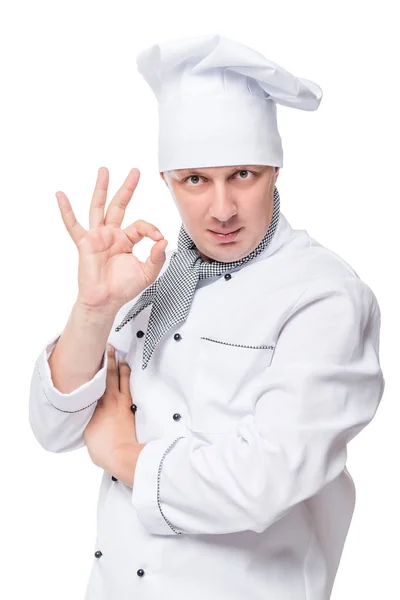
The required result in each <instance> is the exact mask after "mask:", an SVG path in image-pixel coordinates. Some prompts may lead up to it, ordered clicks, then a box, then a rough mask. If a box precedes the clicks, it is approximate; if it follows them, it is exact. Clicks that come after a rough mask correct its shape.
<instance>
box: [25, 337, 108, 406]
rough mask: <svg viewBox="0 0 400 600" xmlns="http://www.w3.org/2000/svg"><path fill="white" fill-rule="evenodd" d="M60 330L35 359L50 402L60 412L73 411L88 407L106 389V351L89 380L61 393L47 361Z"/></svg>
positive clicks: (44, 390)
mask: <svg viewBox="0 0 400 600" xmlns="http://www.w3.org/2000/svg"><path fill="white" fill-rule="evenodd" d="M62 332H63V330H62V331H60V332H59V333H57V335H55V336H52V337H51V338H50V340H49V341H48V342H47V344H46V346H45V347H44V348H43V350H42V352H41V353H40V356H39V358H38V360H37V368H38V371H39V376H40V381H41V384H42V387H43V392H44V394H45V396H46V398H47V400H48V401H49V402H50V404H52V406H54V408H57V409H58V410H61V411H62V412H68V413H69V412H70V413H73V412H78V411H80V410H84V409H85V408H88V407H89V406H91V405H92V404H94V402H96V401H97V400H98V399H99V398H100V397H101V396H102V395H103V394H104V392H105V391H106V375H107V362H108V360H107V351H106V350H104V353H103V358H102V361H101V365H100V369H99V370H98V371H97V373H96V374H95V375H94V377H93V378H92V379H91V380H90V381H86V382H85V383H83V384H82V385H81V386H79V387H78V388H76V389H75V390H73V391H72V392H70V393H68V394H63V393H62V392H60V391H59V390H58V389H57V388H55V387H54V384H53V380H52V379H51V371H50V366H49V363H48V359H49V357H50V354H51V353H52V351H53V350H54V348H55V346H56V343H57V341H58V339H59V337H60V336H61V334H62Z"/></svg>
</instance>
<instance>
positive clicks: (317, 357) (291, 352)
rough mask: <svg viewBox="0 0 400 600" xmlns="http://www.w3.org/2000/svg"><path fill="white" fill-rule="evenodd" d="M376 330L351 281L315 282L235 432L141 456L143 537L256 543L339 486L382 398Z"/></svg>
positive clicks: (138, 496)
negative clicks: (231, 536) (237, 535)
mask: <svg viewBox="0 0 400 600" xmlns="http://www.w3.org/2000/svg"><path fill="white" fill-rule="evenodd" d="M380 318H381V317H380V309H379V306H378V303H377V301H376V298H375V296H374V294H373V292H372V291H371V289H370V288H369V287H368V286H367V285H366V284H365V283H363V282H362V281H361V280H360V279H359V278H357V277H348V278H345V279H342V280H340V281H332V280H329V279H328V278H325V277H324V278H320V279H316V280H314V281H312V282H311V283H310V284H309V285H308V287H307V288H306V289H305V291H304V292H303V293H302V295H301V296H300V298H299V299H298V300H297V302H296V304H295V305H294V307H293V309H292V311H291V313H290V315H289V316H288V318H287V319H286V320H285V322H284V324H283V326H282V327H281V330H280V334H279V337H278V340H277V342H276V345H275V351H274V355H273V358H272V362H271V365H270V366H269V367H268V368H267V369H266V370H265V372H264V373H263V374H262V376H261V377H260V381H259V387H257V389H258V390H259V393H258V394H257V401H256V402H255V408H254V412H253V413H252V414H246V415H245V416H244V417H243V418H242V419H241V420H240V421H239V422H238V425H237V428H236V430H235V431H234V432H232V433H226V434H217V435H215V441H214V442H213V443H206V442H204V439H203V440H202V439H201V437H200V436H199V434H196V432H195V431H191V430H190V429H188V430H187V432H186V434H187V435H186V436H183V437H175V438H171V439H161V440H154V441H151V442H150V443H148V444H147V445H146V446H145V447H144V449H143V450H142V451H141V453H140V455H139V458H138V462H137V465H136V471H135V479H134V485H133V488H132V503H133V506H134V507H135V509H136V511H137V515H138V517H139V519H140V520H141V522H142V524H143V526H144V527H145V528H146V529H147V531H148V532H150V533H153V534H160V535H180V534H185V533H186V534H225V533H233V532H238V531H245V530H252V531H255V532H262V531H264V530H265V529H266V528H268V527H269V526H270V525H272V524H273V523H274V522H275V521H277V520H278V519H280V518H281V517H283V516H284V515H285V514H286V513H287V512H289V511H290V510H291V508H293V507H294V506H295V505H296V504H298V503H299V502H302V501H303V500H305V499H307V498H310V497H312V496H313V495H315V494H316V493H318V492H319V491H320V490H321V489H322V488H323V487H325V486H326V485H327V484H328V483H329V482H331V481H332V480H333V479H335V478H336V477H337V476H338V475H339V474H340V473H341V472H342V471H343V470H344V468H345V465H346V458H347V443H348V442H349V441H350V440H351V439H352V438H354V436H355V435H356V434H357V433H359V432H360V431H361V430H362V429H363V428H364V427H365V426H366V425H367V424H368V423H369V422H370V421H371V419H372V418H373V416H374V414H375V412H376V410H377V408H378V405H379V403H380V400H381V397H382V395H383V391H384V387H385V380H384V378H383V374H382V370H381V368H380V363H379V336H380Z"/></svg>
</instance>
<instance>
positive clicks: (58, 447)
mask: <svg viewBox="0 0 400 600" xmlns="http://www.w3.org/2000/svg"><path fill="white" fill-rule="evenodd" d="M61 333H62V331H60V332H59V333H57V335H54V336H52V338H51V339H50V340H48V342H47V344H46V345H45V347H44V348H43V349H42V351H41V352H40V355H39V357H38V358H37V360H36V362H35V367H34V370H33V374H32V378H31V385H30V395H29V423H30V426H31V429H32V431H33V433H34V435H35V438H36V439H37V441H38V442H39V444H40V445H41V446H42V447H43V448H44V449H45V450H49V451H50V452H69V451H71V450H77V449H78V448H81V447H82V446H85V439H84V437H83V432H84V430H85V427H86V425H87V424H88V423H89V421H90V419H91V417H92V415H93V413H94V411H95V408H96V405H97V400H98V399H99V398H100V397H101V396H102V395H103V394H104V392H105V390H106V373H107V364H108V360H107V352H106V351H105V350H104V353H103V358H102V362H101V365H100V368H99V370H98V371H97V373H95V375H94V377H93V378H92V379H91V380H90V381H87V382H86V383H84V384H82V385H81V386H80V387H78V388H76V389H75V390H73V391H72V392H70V393H68V394H63V393H62V392H60V391H59V390H58V389H57V388H56V387H54V384H53V381H52V379H51V371H50V367H49V363H48V360H49V357H50V355H51V353H52V351H53V350H54V348H55V346H56V344H57V341H58V339H59V337H60V335H61Z"/></svg>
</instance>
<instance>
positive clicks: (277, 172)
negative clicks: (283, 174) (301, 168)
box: [275, 167, 280, 181]
mask: <svg viewBox="0 0 400 600" xmlns="http://www.w3.org/2000/svg"><path fill="white" fill-rule="evenodd" d="M275 169H276V171H275V181H276V180H277V179H278V177H279V173H280V167H275Z"/></svg>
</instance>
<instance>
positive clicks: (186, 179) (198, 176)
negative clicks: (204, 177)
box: [183, 175, 201, 185]
mask: <svg viewBox="0 0 400 600" xmlns="http://www.w3.org/2000/svg"><path fill="white" fill-rule="evenodd" d="M189 179H197V180H200V179H201V177H200V175H189V177H186V178H185V179H184V180H183V183H186V182H187V181H189ZM194 185H196V184H194Z"/></svg>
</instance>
